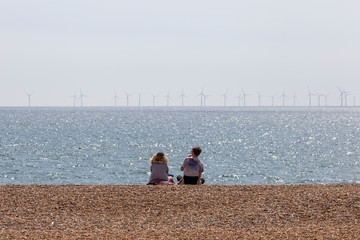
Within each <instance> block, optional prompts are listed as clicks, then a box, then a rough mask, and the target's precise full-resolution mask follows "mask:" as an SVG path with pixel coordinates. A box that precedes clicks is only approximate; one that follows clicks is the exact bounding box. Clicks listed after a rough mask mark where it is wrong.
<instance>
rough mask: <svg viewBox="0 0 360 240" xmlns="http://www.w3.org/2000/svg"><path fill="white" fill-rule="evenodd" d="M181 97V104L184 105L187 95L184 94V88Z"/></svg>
mask: <svg viewBox="0 0 360 240" xmlns="http://www.w3.org/2000/svg"><path fill="white" fill-rule="evenodd" d="M180 97H181V106H182V107H183V106H184V98H185V97H186V96H185V94H184V89H182V91H181V95H180Z"/></svg>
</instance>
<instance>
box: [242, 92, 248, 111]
mask: <svg viewBox="0 0 360 240" xmlns="http://www.w3.org/2000/svg"><path fill="white" fill-rule="evenodd" d="M242 93H243V100H244V101H243V104H244V107H246V96H250V95H249V94H247V93H246V92H245V91H244V90H242Z"/></svg>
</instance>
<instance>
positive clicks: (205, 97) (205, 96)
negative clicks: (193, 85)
mask: <svg viewBox="0 0 360 240" xmlns="http://www.w3.org/2000/svg"><path fill="white" fill-rule="evenodd" d="M208 96H210V95H206V94H204V106H206V99H207V97H208Z"/></svg>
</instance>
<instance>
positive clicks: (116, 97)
mask: <svg viewBox="0 0 360 240" xmlns="http://www.w3.org/2000/svg"><path fill="white" fill-rule="evenodd" d="M118 98H119V96H118V95H117V94H116V92H115V95H114V100H115V107H117V99H118Z"/></svg>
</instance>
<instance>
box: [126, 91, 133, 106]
mask: <svg viewBox="0 0 360 240" xmlns="http://www.w3.org/2000/svg"><path fill="white" fill-rule="evenodd" d="M125 95H126V106H127V107H128V106H129V97H130V96H132V95H134V94H128V93H127V92H125Z"/></svg>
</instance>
